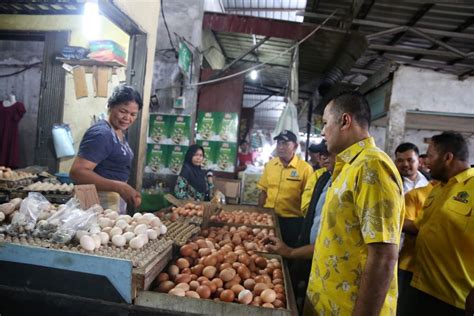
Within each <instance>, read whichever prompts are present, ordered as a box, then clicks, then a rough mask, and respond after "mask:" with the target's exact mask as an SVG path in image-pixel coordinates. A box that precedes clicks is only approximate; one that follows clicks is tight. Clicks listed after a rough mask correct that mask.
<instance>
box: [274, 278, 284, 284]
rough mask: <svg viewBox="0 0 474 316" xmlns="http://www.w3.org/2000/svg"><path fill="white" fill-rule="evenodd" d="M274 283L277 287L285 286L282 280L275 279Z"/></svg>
mask: <svg viewBox="0 0 474 316" xmlns="http://www.w3.org/2000/svg"><path fill="white" fill-rule="evenodd" d="M272 283H273V284H275V285H277V284H283V280H282V279H273V281H272Z"/></svg>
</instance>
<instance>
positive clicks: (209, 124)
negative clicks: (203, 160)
mask: <svg viewBox="0 0 474 316" xmlns="http://www.w3.org/2000/svg"><path fill="white" fill-rule="evenodd" d="M238 126H239V117H238V115H237V113H224V112H198V117H197V134H196V139H197V140H199V139H200V140H210V141H221V142H232V143H237V135H238Z"/></svg>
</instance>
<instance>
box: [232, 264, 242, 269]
mask: <svg viewBox="0 0 474 316" xmlns="http://www.w3.org/2000/svg"><path fill="white" fill-rule="evenodd" d="M241 265H242V264H241V263H240V262H234V263H233V264H232V268H234V269H235V270H237V269H238V268H239V267H240V266H241Z"/></svg>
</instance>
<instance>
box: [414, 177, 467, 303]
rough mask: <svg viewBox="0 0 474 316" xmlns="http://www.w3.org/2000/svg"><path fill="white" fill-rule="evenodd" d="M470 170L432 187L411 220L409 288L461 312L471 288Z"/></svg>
mask: <svg viewBox="0 0 474 316" xmlns="http://www.w3.org/2000/svg"><path fill="white" fill-rule="evenodd" d="M473 209H474V168H469V169H467V170H465V171H463V172H461V173H459V174H457V175H456V176H454V177H452V178H451V179H449V181H448V182H447V183H445V184H443V183H441V184H438V185H436V186H435V187H434V188H433V190H432V191H431V194H430V195H429V197H428V198H427V200H426V201H425V205H424V208H423V215H422V216H421V217H419V218H417V219H416V220H415V225H416V226H417V227H418V229H419V232H418V236H417V237H416V248H415V271H414V272H413V281H412V283H411V285H412V286H413V287H415V288H417V289H419V290H420V291H423V292H425V293H427V294H429V295H432V296H434V297H436V298H438V299H440V300H442V301H443V302H446V303H448V304H450V305H453V306H456V307H457V308H461V309H464V302H465V300H466V297H467V295H468V293H469V291H470V290H472V289H473V288H474V214H473Z"/></svg>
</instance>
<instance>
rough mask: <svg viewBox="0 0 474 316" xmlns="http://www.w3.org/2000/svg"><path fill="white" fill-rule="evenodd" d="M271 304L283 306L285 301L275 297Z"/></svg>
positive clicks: (277, 306) (278, 306)
mask: <svg viewBox="0 0 474 316" xmlns="http://www.w3.org/2000/svg"><path fill="white" fill-rule="evenodd" d="M272 304H273V306H275V307H276V308H280V307H285V303H283V302H282V301H280V300H278V299H276V300H275V301H273V303H272Z"/></svg>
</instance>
